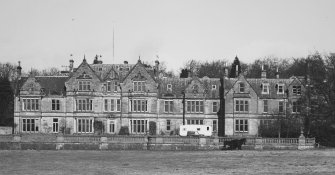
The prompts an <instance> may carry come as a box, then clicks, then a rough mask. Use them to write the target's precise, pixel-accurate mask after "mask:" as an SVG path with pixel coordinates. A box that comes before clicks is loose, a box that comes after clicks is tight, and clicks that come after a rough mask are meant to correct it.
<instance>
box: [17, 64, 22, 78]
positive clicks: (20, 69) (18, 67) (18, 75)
mask: <svg viewBox="0 0 335 175" xmlns="http://www.w3.org/2000/svg"><path fill="white" fill-rule="evenodd" d="M16 71H17V79H18V80H21V73H22V67H21V61H19V66H17V68H16Z"/></svg>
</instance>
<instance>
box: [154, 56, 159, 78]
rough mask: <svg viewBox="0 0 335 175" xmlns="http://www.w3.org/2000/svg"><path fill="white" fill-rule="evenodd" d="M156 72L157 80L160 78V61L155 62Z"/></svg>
mask: <svg viewBox="0 0 335 175" xmlns="http://www.w3.org/2000/svg"><path fill="white" fill-rule="evenodd" d="M154 72H155V76H156V78H158V76H159V61H158V60H156V61H155V69H154Z"/></svg>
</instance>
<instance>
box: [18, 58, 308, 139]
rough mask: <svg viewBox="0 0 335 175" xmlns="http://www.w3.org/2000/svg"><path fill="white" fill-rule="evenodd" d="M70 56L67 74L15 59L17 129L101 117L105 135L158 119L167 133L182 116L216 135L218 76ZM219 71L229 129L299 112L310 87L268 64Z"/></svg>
mask: <svg viewBox="0 0 335 175" xmlns="http://www.w3.org/2000/svg"><path fill="white" fill-rule="evenodd" d="M73 63H74V61H73V60H70V66H69V71H68V72H66V73H65V74H63V76H32V75H30V76H29V77H21V76H20V75H21V69H22V68H21V67H20V66H18V68H17V70H18V78H17V81H16V83H15V89H16V92H15V102H14V109H15V110H14V122H15V125H14V133H16V134H19V133H61V132H64V133H67V134H93V133H96V132H97V128H96V127H95V123H101V124H102V125H101V126H102V128H100V130H101V131H100V132H102V133H103V134H118V133H119V131H120V129H121V127H123V126H126V128H128V130H129V133H130V134H140V135H143V134H148V133H149V130H150V127H151V126H150V125H149V122H155V123H156V127H154V129H155V130H156V134H167V135H169V134H170V133H176V130H178V129H179V126H180V125H182V124H183V118H184V119H185V124H188V125H210V126H212V128H213V135H216V134H217V131H218V110H219V108H220V93H219V88H220V86H221V82H220V79H219V78H208V77H203V78H199V77H188V78H176V77H174V78H167V77H162V76H159V74H158V72H159V70H158V68H159V62H158V61H156V62H155V66H154V67H153V68H148V67H147V66H145V65H144V64H143V63H142V62H141V61H140V60H138V62H137V63H136V64H128V62H126V61H125V62H124V64H102V62H101V61H97V62H95V64H88V63H87V61H86V59H85V58H84V59H83V61H82V63H81V64H80V65H79V66H78V67H77V68H74V67H73ZM226 72H227V71H226ZM222 78H223V84H224V99H225V105H224V106H225V118H224V120H225V122H224V124H225V127H224V129H225V135H228V136H231V135H245V136H255V135H258V128H259V126H260V125H261V124H267V123H269V122H271V120H273V115H274V114H276V115H282V116H284V115H286V114H287V113H299V112H300V106H299V103H298V99H299V98H300V97H301V94H302V93H303V92H304V90H305V86H304V85H303V84H304V83H303V81H302V80H301V79H299V78H297V77H291V78H288V79H281V78H279V76H278V75H277V77H276V78H274V79H268V78H267V77H266V71H265V70H263V71H262V75H261V78H245V77H244V76H243V74H239V75H238V76H237V78H228V77H222ZM184 98H185V105H184V104H183V99H184ZM183 112H184V113H185V114H184V115H183ZM183 116H184V117H183Z"/></svg>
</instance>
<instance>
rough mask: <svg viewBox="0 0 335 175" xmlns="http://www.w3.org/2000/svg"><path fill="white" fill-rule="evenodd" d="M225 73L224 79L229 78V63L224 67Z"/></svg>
mask: <svg viewBox="0 0 335 175" xmlns="http://www.w3.org/2000/svg"><path fill="white" fill-rule="evenodd" d="M223 71H224V75H223V76H224V78H228V67H227V63H224V67H223Z"/></svg>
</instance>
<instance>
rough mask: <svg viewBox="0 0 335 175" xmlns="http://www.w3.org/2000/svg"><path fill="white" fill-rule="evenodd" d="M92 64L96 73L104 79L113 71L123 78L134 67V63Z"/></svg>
mask: <svg viewBox="0 0 335 175" xmlns="http://www.w3.org/2000/svg"><path fill="white" fill-rule="evenodd" d="M90 66H91V67H92V69H93V70H94V71H95V74H96V75H97V76H99V77H100V79H101V80H102V81H104V80H105V79H106V77H108V76H109V75H110V73H111V72H112V71H114V72H115V73H116V74H117V75H118V77H119V78H120V80H122V79H123V78H124V77H125V76H126V75H127V74H128V73H129V72H130V70H131V68H133V67H134V64H90Z"/></svg>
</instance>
